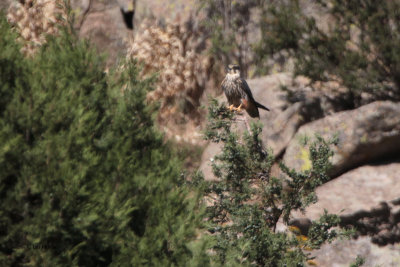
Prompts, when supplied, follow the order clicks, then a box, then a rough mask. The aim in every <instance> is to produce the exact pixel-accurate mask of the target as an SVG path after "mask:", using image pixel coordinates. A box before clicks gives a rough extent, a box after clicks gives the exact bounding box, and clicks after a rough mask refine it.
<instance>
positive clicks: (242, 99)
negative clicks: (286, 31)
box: [221, 64, 269, 118]
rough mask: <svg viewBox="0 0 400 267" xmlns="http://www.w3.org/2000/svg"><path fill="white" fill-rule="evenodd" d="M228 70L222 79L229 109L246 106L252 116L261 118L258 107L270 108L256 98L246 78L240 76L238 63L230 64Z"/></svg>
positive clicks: (238, 109)
mask: <svg viewBox="0 0 400 267" xmlns="http://www.w3.org/2000/svg"><path fill="white" fill-rule="evenodd" d="M227 70H228V72H227V74H226V76H225V79H224V80H223V81H222V84H221V87H222V90H224V93H225V96H226V98H227V99H228V102H229V105H230V106H229V109H230V110H236V111H238V112H240V111H241V108H244V109H245V110H246V112H247V113H248V114H249V116H250V117H252V118H260V114H259V112H258V109H259V108H261V109H264V110H267V111H269V108H267V107H265V106H264V105H262V104H260V103H258V102H257V101H255V100H254V97H253V94H252V93H251V90H250V87H249V85H248V84H247V82H246V80H245V79H243V78H241V77H240V67H239V66H238V65H236V64H230V65H229V66H228V69H227Z"/></svg>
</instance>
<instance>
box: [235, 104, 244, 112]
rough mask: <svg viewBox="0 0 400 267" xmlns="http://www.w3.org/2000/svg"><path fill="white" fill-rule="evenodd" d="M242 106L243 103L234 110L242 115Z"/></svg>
mask: <svg viewBox="0 0 400 267" xmlns="http://www.w3.org/2000/svg"><path fill="white" fill-rule="evenodd" d="M242 105H243V103H241V104H240V105H239V106H238V107H237V108H236V111H237V113H242Z"/></svg>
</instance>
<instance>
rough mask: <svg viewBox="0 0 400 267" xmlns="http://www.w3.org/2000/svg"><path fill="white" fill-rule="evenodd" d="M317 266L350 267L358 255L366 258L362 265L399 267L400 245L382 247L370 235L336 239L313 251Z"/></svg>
mask: <svg viewBox="0 0 400 267" xmlns="http://www.w3.org/2000/svg"><path fill="white" fill-rule="evenodd" d="M311 255H312V256H315V257H316V258H315V261H316V263H317V266H334V267H348V266H350V264H351V263H353V262H355V260H356V258H357V256H358V255H359V256H361V257H363V258H364V260H365V263H364V265H362V266H365V267H367V266H385V267H398V266H399V265H400V247H399V246H398V245H388V246H384V247H380V246H378V245H375V244H373V243H371V239H370V238H369V237H360V238H358V239H350V240H335V241H334V242H332V243H330V244H328V243H327V244H324V245H323V246H322V247H321V249H319V250H316V251H312V252H311Z"/></svg>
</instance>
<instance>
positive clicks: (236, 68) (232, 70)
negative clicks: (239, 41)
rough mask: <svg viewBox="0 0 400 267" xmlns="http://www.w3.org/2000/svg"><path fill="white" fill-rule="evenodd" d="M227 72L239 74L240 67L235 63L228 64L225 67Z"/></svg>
mask: <svg viewBox="0 0 400 267" xmlns="http://www.w3.org/2000/svg"><path fill="white" fill-rule="evenodd" d="M227 72H228V73H229V74H239V75H240V67H239V65H236V64H229V65H228V68H227Z"/></svg>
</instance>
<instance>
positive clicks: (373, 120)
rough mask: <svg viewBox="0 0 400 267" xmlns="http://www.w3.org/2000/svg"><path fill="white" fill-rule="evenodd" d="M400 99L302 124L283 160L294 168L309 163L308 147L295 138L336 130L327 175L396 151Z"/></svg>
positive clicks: (326, 134) (327, 135) (399, 143)
mask: <svg viewBox="0 0 400 267" xmlns="http://www.w3.org/2000/svg"><path fill="white" fill-rule="evenodd" d="M399 114H400V103H393V102H390V101H377V102H373V103H371V104H368V105H365V106H362V107H360V108H358V109H355V110H351V111H343V112H338V113H336V114H333V115H331V116H327V117H325V118H322V119H319V120H316V121H313V122H311V123H308V124H305V125H303V126H302V127H301V128H300V129H299V131H298V132H297V133H296V136H295V137H294V138H293V140H292V141H291V142H290V144H289V145H288V147H287V149H286V152H285V155H284V161H285V163H286V164H287V165H288V166H289V167H291V168H295V169H297V170H305V168H308V167H309V166H310V162H309V158H308V150H307V149H305V148H303V147H302V146H301V145H300V143H299V139H301V138H302V137H304V136H308V137H313V136H314V134H316V133H318V134H320V135H321V136H322V137H324V138H327V139H329V138H331V137H332V136H333V135H335V134H338V137H339V144H338V146H337V147H335V148H334V151H335V155H334V157H333V159H332V164H333V168H332V170H331V172H330V176H331V177H336V176H338V175H340V174H342V173H344V172H345V171H346V170H349V169H351V168H354V167H357V166H360V165H361V164H365V163H368V162H371V161H373V160H377V159H381V158H382V157H386V156H388V155H391V154H394V153H396V152H398V151H400V116H399Z"/></svg>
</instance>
